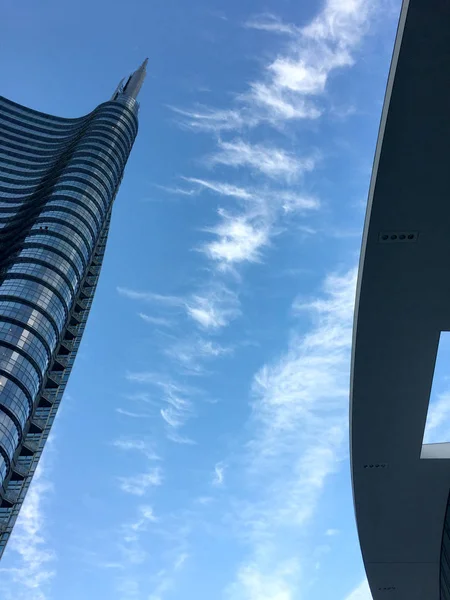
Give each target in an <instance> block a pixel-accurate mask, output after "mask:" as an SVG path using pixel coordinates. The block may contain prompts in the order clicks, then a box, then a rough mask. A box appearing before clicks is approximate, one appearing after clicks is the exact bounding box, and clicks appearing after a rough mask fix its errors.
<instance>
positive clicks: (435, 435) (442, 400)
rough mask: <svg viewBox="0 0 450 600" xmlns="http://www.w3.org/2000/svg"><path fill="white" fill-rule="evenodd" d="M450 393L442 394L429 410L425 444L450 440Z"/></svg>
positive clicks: (424, 438)
mask: <svg viewBox="0 0 450 600" xmlns="http://www.w3.org/2000/svg"><path fill="white" fill-rule="evenodd" d="M449 423H450V391H447V392H445V393H444V394H440V395H439V396H438V397H437V400H436V402H433V403H432V404H430V406H429V408H428V415H427V422H426V427H425V434H424V437H423V441H424V444H433V443H439V442H448V441H449V440H450V425H449Z"/></svg>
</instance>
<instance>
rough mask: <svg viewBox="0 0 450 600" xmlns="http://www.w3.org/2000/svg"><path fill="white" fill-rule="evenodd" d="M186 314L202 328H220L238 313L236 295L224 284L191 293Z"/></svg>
mask: <svg viewBox="0 0 450 600" xmlns="http://www.w3.org/2000/svg"><path fill="white" fill-rule="evenodd" d="M186 308H187V312H188V315H189V316H190V318H191V319H193V320H194V321H195V322H196V323H198V324H199V325H200V327H202V328H203V329H210V330H214V329H220V328H222V327H225V326H226V325H228V323H229V322H230V321H232V320H233V319H235V318H236V317H238V316H239V315H240V308H239V300H238V297H237V295H236V294H235V293H234V292H232V291H231V290H230V289H228V288H227V287H225V286H224V285H214V286H211V287H210V288H209V289H205V290H204V292H202V293H201V294H200V293H199V294H193V295H192V296H191V297H190V298H189V300H188V302H187V304H186Z"/></svg>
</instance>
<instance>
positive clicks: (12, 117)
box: [0, 63, 145, 556]
mask: <svg viewBox="0 0 450 600" xmlns="http://www.w3.org/2000/svg"><path fill="white" fill-rule="evenodd" d="M144 75H145V63H144V65H143V67H141V68H140V69H139V70H138V71H136V72H135V73H134V74H133V75H132V76H130V78H129V79H128V82H127V84H126V86H125V87H119V88H118V90H117V91H116V93H115V94H114V96H113V99H112V100H111V101H109V102H105V103H103V104H101V105H100V106H98V107H97V108H96V109H95V110H94V111H92V112H91V113H90V114H89V115H86V116H84V117H81V118H77V119H64V118H60V117H55V116H52V115H47V114H43V113H39V112H37V111H35V110H32V109H29V108H26V107H23V106H20V105H18V104H16V103H14V102H12V101H10V100H7V99H6V98H2V97H0V495H1V498H0V502H1V504H0V556H1V553H2V552H3V550H4V547H5V545H6V542H7V540H8V537H9V535H10V533H11V530H12V527H13V525H14V522H15V519H16V517H17V514H18V512H19V509H20V505H21V503H22V501H23V499H24V497H25V495H26V491H27V489H28V486H29V484H30V481H31V478H32V475H33V473H34V470H35V468H36V465H37V462H38V460H39V457H40V455H41V452H42V449H43V446H44V444H45V441H46V439H47V436H48V433H49V431H50V427H51V424H52V422H53V419H54V416H55V414H56V410H57V408H58V405H59V401H60V399H61V396H62V393H63V391H64V387H65V385H66V383H67V379H68V376H69V373H70V369H71V367H72V364H73V361H74V358H75V355H76V351H77V348H78V345H79V343H80V340H81V335H82V333H83V330H84V326H85V323H86V319H87V316H88V312H89V308H90V305H91V302H92V298H93V294H94V291H95V286H96V283H97V280H98V276H99V271H100V267H101V264H102V259H103V254H104V249H105V244H106V238H107V233H108V227H109V221H110V216H111V209H112V204H113V201H114V198H115V195H116V193H117V190H118V187H119V185H120V181H121V179H122V176H123V171H124V168H125V164H126V161H127V159H128V156H129V153H130V151H131V148H132V146H133V142H134V139H135V137H136V134H137V128H138V122H137V111H138V104H137V102H136V94H137V91H139V88H140V85H141V84H142V80H143V76H144ZM133 86H134V87H133ZM136 89H137V91H136Z"/></svg>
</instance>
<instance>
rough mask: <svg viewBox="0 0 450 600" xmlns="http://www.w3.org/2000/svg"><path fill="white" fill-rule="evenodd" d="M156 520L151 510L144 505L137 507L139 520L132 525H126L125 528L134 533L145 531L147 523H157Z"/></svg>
mask: <svg viewBox="0 0 450 600" xmlns="http://www.w3.org/2000/svg"><path fill="white" fill-rule="evenodd" d="M157 522H158V518H157V517H156V516H155V513H154V511H153V508H152V507H151V506H148V505H145V506H140V507H139V518H138V520H137V521H134V523H130V524H129V525H127V528H128V529H129V530H131V531H134V532H138V531H139V532H140V531H145V530H146V529H147V526H148V524H149V523H157Z"/></svg>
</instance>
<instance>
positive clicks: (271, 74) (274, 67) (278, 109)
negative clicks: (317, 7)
mask: <svg viewBox="0 0 450 600" xmlns="http://www.w3.org/2000/svg"><path fill="white" fill-rule="evenodd" d="M376 11H380V8H379V5H377V4H376V3H374V2H371V1H370V0H326V2H325V6H324V8H323V9H322V11H321V12H320V13H319V14H318V15H317V16H316V17H315V18H314V19H313V20H312V21H311V22H310V23H309V24H308V25H306V26H305V27H299V26H297V25H294V24H292V23H284V22H282V21H281V20H280V19H279V18H278V17H277V16H275V15H273V14H270V13H266V14H262V15H256V16H254V17H253V18H251V19H249V20H248V21H247V22H246V23H245V24H244V25H245V27H248V28H252V29H258V30H260V31H265V32H269V33H276V34H281V35H284V36H286V40H287V44H286V45H285V46H284V47H283V48H282V49H280V51H279V53H278V54H277V56H276V57H275V58H274V59H273V60H271V61H270V62H268V63H266V65H265V68H264V71H263V73H262V74H261V76H260V77H259V78H256V79H255V80H254V81H252V82H250V83H249V89H248V90H247V91H246V92H244V93H243V94H240V95H239V96H237V98H236V100H237V101H236V103H235V107H234V108H233V109H229V110H223V109H214V108H207V107H201V108H200V109H198V110H180V109H176V110H178V114H179V116H180V124H181V125H183V126H184V127H187V128H189V129H191V130H193V131H206V132H213V133H216V134H217V133H220V132H221V131H223V130H243V129H244V128H245V127H253V126H256V125H258V124H260V123H261V122H269V123H271V124H272V125H276V126H278V125H279V124H283V123H284V122H286V121H287V120H291V119H317V118H318V117H320V116H321V114H322V113H323V110H324V107H323V105H322V104H320V102H318V99H319V98H321V97H323V96H324V95H325V93H326V90H327V84H328V81H329V79H330V77H331V76H332V74H333V73H334V72H335V71H337V70H339V69H342V68H345V67H347V68H348V67H351V66H352V65H353V64H354V60H355V59H354V54H355V52H356V51H357V49H358V47H359V45H360V44H361V41H362V39H363V37H364V35H365V34H366V33H367V31H368V28H369V24H370V20H371V17H372V15H373V14H374V13H375V12H376Z"/></svg>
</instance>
